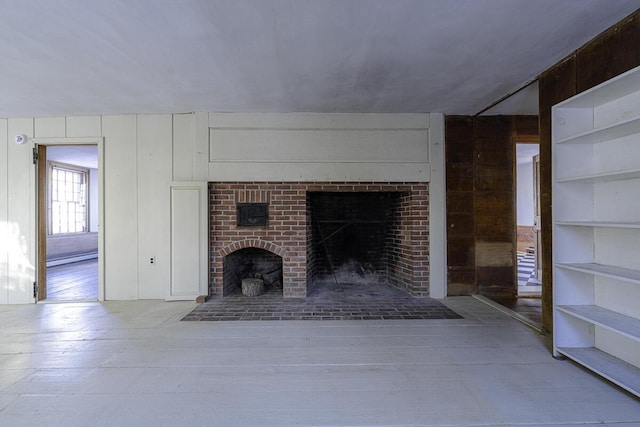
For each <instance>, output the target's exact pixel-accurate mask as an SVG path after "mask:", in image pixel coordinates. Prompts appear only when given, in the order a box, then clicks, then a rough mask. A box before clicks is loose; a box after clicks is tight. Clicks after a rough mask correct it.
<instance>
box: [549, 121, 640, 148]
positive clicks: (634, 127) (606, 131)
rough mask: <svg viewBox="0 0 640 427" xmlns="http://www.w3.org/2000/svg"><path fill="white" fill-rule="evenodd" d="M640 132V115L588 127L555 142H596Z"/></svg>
mask: <svg viewBox="0 0 640 427" xmlns="http://www.w3.org/2000/svg"><path fill="white" fill-rule="evenodd" d="M638 132H640V117H632V118H629V119H626V120H624V121H620V122H617V123H614V124H611V125H608V126H603V127H601V128H595V129H589V130H588V131H585V132H581V133H579V134H576V135H572V136H569V137H567V138H563V139H560V140H558V141H556V144H597V143H598V142H605V141H608V140H611V139H615V138H622V137H623V136H628V135H633V134H634V133H638Z"/></svg>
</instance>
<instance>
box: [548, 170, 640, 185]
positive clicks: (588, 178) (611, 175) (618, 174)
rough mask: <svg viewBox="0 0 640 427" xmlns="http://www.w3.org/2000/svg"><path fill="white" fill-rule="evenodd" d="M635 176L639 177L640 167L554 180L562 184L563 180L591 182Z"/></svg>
mask: <svg viewBox="0 0 640 427" xmlns="http://www.w3.org/2000/svg"><path fill="white" fill-rule="evenodd" d="M636 178H640V169H630V170H621V171H613V172H602V173H597V174H590V175H583V176H574V177H567V178H558V179H556V180H555V182H556V183H558V184H562V183H565V182H566V183H584V184H592V183H595V182H605V181H622V180H625V179H636Z"/></svg>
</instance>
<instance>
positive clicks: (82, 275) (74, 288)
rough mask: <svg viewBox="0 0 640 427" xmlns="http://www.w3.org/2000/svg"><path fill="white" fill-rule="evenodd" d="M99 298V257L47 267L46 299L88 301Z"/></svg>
mask: <svg viewBox="0 0 640 427" xmlns="http://www.w3.org/2000/svg"><path fill="white" fill-rule="evenodd" d="M97 299H98V260H97V259H92V260H88V261H81V262H74V263H71V264H65V265H57V266H55V267H49V268H47V298H46V301H86V300H97Z"/></svg>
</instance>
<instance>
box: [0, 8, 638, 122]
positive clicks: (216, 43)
mask: <svg viewBox="0 0 640 427" xmlns="http://www.w3.org/2000/svg"><path fill="white" fill-rule="evenodd" d="M638 6H639V2H638V0H615V1H612V0H535V1H533V0H446V1H445V0H19V1H18V0H0V10H1V11H2V12H1V14H0V16H1V17H2V25H0V52H1V54H2V58H1V61H0V70H1V74H0V75H1V78H0V93H1V94H2V102H0V117H18V116H27V117H32V116H60V115H87V114H124V113H168V112H189V111H230V112H391V113H405V112H443V113H446V114H476V113H478V112H479V111H481V110H483V109H485V108H486V107H487V106H489V105H491V104H492V103H494V102H495V101H496V100H499V99H500V98H502V97H503V96H505V95H506V94H508V93H510V92H512V91H514V90H516V89H518V88H519V87H521V86H522V85H523V84H524V83H526V82H528V81H530V80H531V79H533V78H535V77H536V76H537V75H538V74H539V73H541V72H542V71H544V70H545V69H547V68H548V67H549V66H551V65H553V64H554V63H555V62H557V61H558V60H560V59H561V58H562V57H564V56H565V55H567V54H568V53H570V52H571V51H573V50H575V49H576V48H577V47H579V46H581V45H582V44H584V43H585V42H587V41H588V40H590V39H591V38H593V37H594V36H596V35H597V34H599V33H600V32H602V31H603V30H605V29H606V28H608V27H609V26H611V25H613V24H614V23H616V22H617V21H619V20H621V19H622V18H624V17H625V16H627V15H628V14H629V13H631V12H633V11H634V10H635V9H636V8H638ZM525 98H526V97H525ZM528 99H529V103H528V104H527V105H525V104H526V103H524V102H520V103H515V105H511V106H510V107H509V111H508V113H513V114H516V113H520V114H526V113H531V111H530V109H531V108H532V104H531V99H532V97H531V96H529V98H528ZM533 99H535V97H533ZM535 104H537V102H534V105H533V108H535ZM519 109H521V110H522V111H520V110H519ZM525 110H526V111H525Z"/></svg>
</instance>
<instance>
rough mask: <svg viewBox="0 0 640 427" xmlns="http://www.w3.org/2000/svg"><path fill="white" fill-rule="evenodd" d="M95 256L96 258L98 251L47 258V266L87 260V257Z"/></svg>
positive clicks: (92, 257)
mask: <svg viewBox="0 0 640 427" xmlns="http://www.w3.org/2000/svg"><path fill="white" fill-rule="evenodd" d="M96 258H98V252H91V253H86V254H80V255H73V256H68V257H65V258H57V259H52V260H48V261H47V267H55V266H56V265H64V264H71V263H72V262H79V261H87V260H89V259H96Z"/></svg>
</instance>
